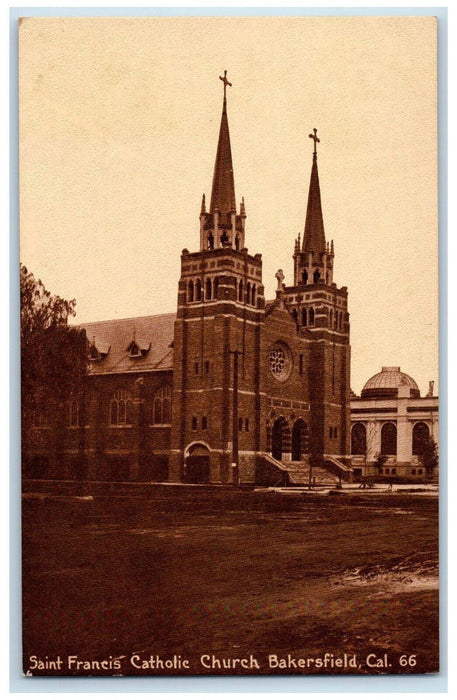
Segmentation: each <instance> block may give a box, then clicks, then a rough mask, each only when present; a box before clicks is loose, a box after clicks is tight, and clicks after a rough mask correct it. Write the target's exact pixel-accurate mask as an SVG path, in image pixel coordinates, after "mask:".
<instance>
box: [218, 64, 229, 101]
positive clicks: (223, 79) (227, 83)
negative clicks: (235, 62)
mask: <svg viewBox="0 0 457 700" xmlns="http://www.w3.org/2000/svg"><path fill="white" fill-rule="evenodd" d="M219 80H222V82H223V83H224V102H225V100H226V99H227V96H226V90H227V85H230V87H232V83H229V81H228V80H227V71H226V70H225V71H224V77H222V75H220V76H219Z"/></svg>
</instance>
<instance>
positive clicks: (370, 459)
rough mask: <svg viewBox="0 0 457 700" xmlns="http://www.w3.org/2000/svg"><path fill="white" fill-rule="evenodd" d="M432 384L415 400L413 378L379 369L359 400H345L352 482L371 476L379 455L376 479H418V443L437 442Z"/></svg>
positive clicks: (435, 398) (416, 391)
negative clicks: (348, 402)
mask: <svg viewBox="0 0 457 700" xmlns="http://www.w3.org/2000/svg"><path fill="white" fill-rule="evenodd" d="M433 390H434V382H430V383H429V389H428V393H427V395H426V396H424V397H421V395H420V390H419V387H418V385H417V383H416V382H415V380H414V379H413V378H412V377H410V375H409V374H406V373H405V372H402V371H401V369H400V367H382V369H381V371H380V372H378V373H377V374H375V375H373V376H372V377H370V379H369V380H368V381H367V382H366V383H365V385H364V387H363V389H362V391H361V394H360V396H356V395H355V394H352V397H351V454H352V467H353V470H354V478H356V479H357V478H361V477H364V476H367V475H370V474H373V473H374V463H375V461H376V459H377V457H378V456H379V455H384V456H385V458H386V459H385V462H384V465H383V466H382V467H381V475H382V476H386V477H388V478H391V477H398V478H401V479H411V480H414V479H417V480H422V479H423V477H424V467H423V465H422V463H421V460H420V459H419V455H420V453H421V451H422V449H423V444H424V440H426V439H427V438H428V437H432V438H433V439H434V440H435V441H436V442H437V443H438V396H435V395H434V391H433Z"/></svg>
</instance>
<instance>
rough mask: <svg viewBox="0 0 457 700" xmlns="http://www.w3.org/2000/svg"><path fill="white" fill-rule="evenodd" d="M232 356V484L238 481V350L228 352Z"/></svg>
mask: <svg viewBox="0 0 457 700" xmlns="http://www.w3.org/2000/svg"><path fill="white" fill-rule="evenodd" d="M229 353H230V354H231V355H233V404H232V427H233V433H232V480H233V483H234V484H238V481H239V454H238V449H239V448H238V358H239V355H240V352H239V351H238V350H229Z"/></svg>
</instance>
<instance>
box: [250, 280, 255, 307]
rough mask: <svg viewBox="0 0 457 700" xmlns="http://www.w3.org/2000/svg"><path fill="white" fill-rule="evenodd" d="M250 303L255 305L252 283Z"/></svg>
mask: <svg viewBox="0 0 457 700" xmlns="http://www.w3.org/2000/svg"><path fill="white" fill-rule="evenodd" d="M251 304H252V306H255V284H253V285H252V289H251Z"/></svg>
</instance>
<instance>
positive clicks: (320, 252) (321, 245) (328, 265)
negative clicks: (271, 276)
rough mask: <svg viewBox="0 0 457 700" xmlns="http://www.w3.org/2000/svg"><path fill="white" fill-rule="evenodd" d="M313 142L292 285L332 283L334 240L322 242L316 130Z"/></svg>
mask: <svg viewBox="0 0 457 700" xmlns="http://www.w3.org/2000/svg"><path fill="white" fill-rule="evenodd" d="M309 138H310V139H313V141H314V150H313V165H312V168H311V179H310V182H309V191H308V206H307V209H306V221H305V229H304V232H303V241H302V244H301V246H300V240H299V238H297V239H296V241H295V249H294V256H293V257H294V284H295V285H303V284H318V283H321V284H322V283H324V284H327V285H330V284H332V283H333V258H334V254H333V241H332V243H331V245H329V244H328V243H327V242H326V240H325V229H324V218H323V216H322V204H321V189H320V185H319V173H318V170H317V144H318V143H320V139H319V138H318V136H317V129H313V133H312V134H309Z"/></svg>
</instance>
